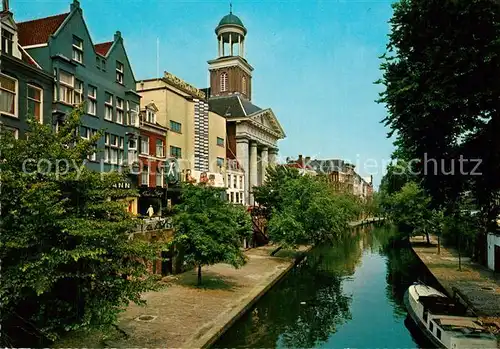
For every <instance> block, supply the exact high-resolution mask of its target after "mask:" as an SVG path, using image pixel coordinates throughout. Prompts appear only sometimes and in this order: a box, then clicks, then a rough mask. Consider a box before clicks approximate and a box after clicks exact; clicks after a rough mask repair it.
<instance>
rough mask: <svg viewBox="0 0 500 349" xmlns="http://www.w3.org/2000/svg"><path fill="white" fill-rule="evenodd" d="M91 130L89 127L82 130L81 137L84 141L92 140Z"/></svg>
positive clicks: (83, 127)
mask: <svg viewBox="0 0 500 349" xmlns="http://www.w3.org/2000/svg"><path fill="white" fill-rule="evenodd" d="M90 132H91V131H90V129H89V128H88V127H85V126H82V127H81V130H80V136H81V137H82V138H83V139H89V138H90Z"/></svg>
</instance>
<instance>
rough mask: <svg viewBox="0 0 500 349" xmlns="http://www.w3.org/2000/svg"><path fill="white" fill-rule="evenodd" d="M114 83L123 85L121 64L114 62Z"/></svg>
mask: <svg viewBox="0 0 500 349" xmlns="http://www.w3.org/2000/svg"><path fill="white" fill-rule="evenodd" d="M116 82H118V83H120V84H123V64H122V63H120V62H118V61H116Z"/></svg>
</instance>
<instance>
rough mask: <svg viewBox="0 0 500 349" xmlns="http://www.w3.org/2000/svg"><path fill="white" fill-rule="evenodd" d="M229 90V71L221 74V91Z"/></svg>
mask: <svg viewBox="0 0 500 349" xmlns="http://www.w3.org/2000/svg"><path fill="white" fill-rule="evenodd" d="M225 91H227V73H222V74H221V75H220V92H225Z"/></svg>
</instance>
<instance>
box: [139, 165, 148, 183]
mask: <svg viewBox="0 0 500 349" xmlns="http://www.w3.org/2000/svg"><path fill="white" fill-rule="evenodd" d="M141 184H142V185H149V168H148V167H147V166H146V165H143V166H142V172H141Z"/></svg>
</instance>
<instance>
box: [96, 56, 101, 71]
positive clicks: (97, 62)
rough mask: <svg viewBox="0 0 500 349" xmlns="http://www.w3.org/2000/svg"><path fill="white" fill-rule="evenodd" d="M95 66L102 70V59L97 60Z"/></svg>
mask: <svg viewBox="0 0 500 349" xmlns="http://www.w3.org/2000/svg"><path fill="white" fill-rule="evenodd" d="M95 66H96V67H97V69H101V59H100V58H99V57H96V58H95Z"/></svg>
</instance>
